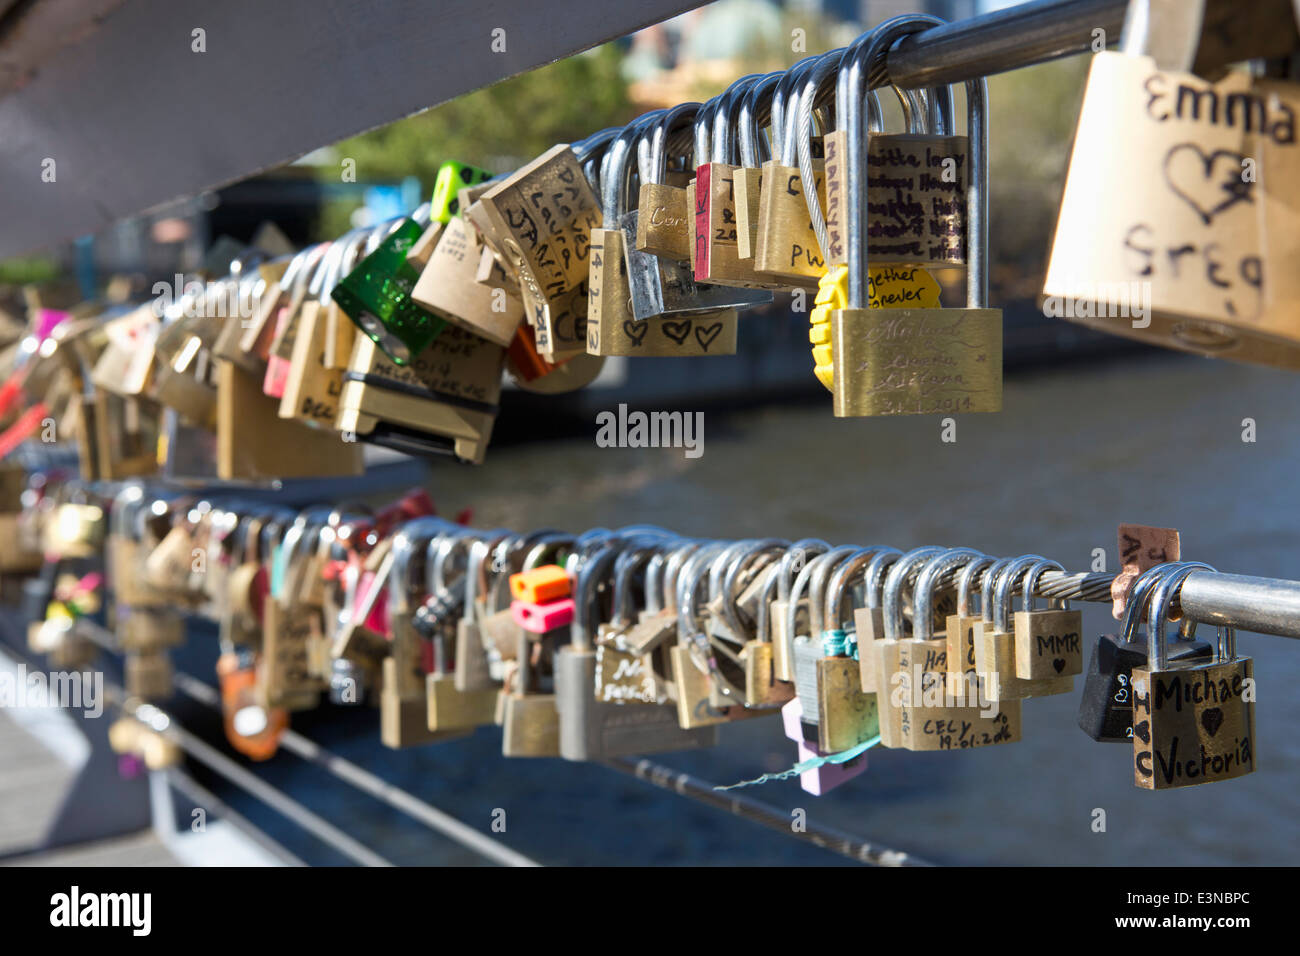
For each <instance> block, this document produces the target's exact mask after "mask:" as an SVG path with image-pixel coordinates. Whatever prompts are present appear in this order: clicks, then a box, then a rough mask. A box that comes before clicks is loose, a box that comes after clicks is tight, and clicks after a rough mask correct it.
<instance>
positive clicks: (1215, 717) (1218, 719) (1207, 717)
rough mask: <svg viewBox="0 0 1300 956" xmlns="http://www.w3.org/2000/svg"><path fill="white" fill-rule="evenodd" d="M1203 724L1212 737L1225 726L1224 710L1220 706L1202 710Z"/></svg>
mask: <svg viewBox="0 0 1300 956" xmlns="http://www.w3.org/2000/svg"><path fill="white" fill-rule="evenodd" d="M1201 726H1202V727H1204V728H1205V732H1206V733H1208V734H1209V735H1210V736H1211V737H1213V736H1214V735H1215V734H1217V733H1218V732H1219V728H1220V727H1221V726H1223V711H1222V710H1220V709H1219V708H1218V707H1211V708H1210V709H1209V710H1203V711H1201Z"/></svg>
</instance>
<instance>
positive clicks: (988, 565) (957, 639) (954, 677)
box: [944, 555, 1005, 699]
mask: <svg viewBox="0 0 1300 956" xmlns="http://www.w3.org/2000/svg"><path fill="white" fill-rule="evenodd" d="M1003 566H1005V565H1001V566H1000V562H999V561H998V560H997V559H996V558H991V557H989V556H987V555H985V556H982V557H976V558H971V560H970V561H968V562H966V564H965V565H963V566H962V569H961V572H960V573H959V574H958V575H957V607H956V613H954V614H949V615H948V619H947V620H946V621H945V622H944V624H945V626H944V634H945V635H946V637H947V639H948V693H949V694H951V695H953V696H954V697H956V696H961V695H962V694H966V695H972V696H974V697H975V698H976V699H978V695H979V693H980V679H979V669H978V668H977V666H976V660H975V644H976V640H975V638H976V635H977V634H978V633H979V630H980V627H981V622H982V620H983V615H982V614H981V613H979V612H974V613H972V611H971V593H972V591H973V590H974V584H975V579H976V575H978V574H980V573H981V572H982V573H983V574H984V575H985V578H984V579H985V580H986V581H987V580H990V579H991V577H992V575H993V574H994V573H995V569H997V570H1001V567H1003ZM986 698H987V695H986Z"/></svg>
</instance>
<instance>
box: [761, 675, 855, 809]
mask: <svg viewBox="0 0 1300 956" xmlns="http://www.w3.org/2000/svg"><path fill="white" fill-rule="evenodd" d="M781 722H782V725H783V728H784V730H785V736H786V738H787V739H789V740H792V741H794V743H795V746H796V747H797V748H798V750H797V754H798V762H799V763H804V762H805V761H807V760H810V759H812V758H814V757H826V756H829V755H828V754H827V753H825V752H824V751H822V750H820V749H819V748H818V746H817V740H816V733H817V731H816V729H815V728H813V726H812V725H811V724H807V723H805V722H804V720H803V705H802V704H801V703H800V702H799V698H798V697H795V698H793V699H792V700H790V701H788V702H786V704H785V705H784V706H782V707H781ZM810 735H811V738H812V739H810ZM866 769H867V755H866V754H865V753H860V754H858V755H857V756H855V757H853V758H851V759H849V760H845V761H843V762H842V763H831V762H819V763H818V765H817V766H815V767H811V768H809V769H807V770H804V771H803V772H802V773H800V774H799V788H800V789H801V790H803V791H804V792H805V793H811V794H812V795H813V796H815V797H820V796H822V795H823V794H826V793H829V792H830V791H832V790H834V789H835V788H836V787H838V786H840V784H843V783H847V782H848V781H850V780H852V779H853V778H854V777H856V776H858V775H859V774H861V773H863V772H865V771H866Z"/></svg>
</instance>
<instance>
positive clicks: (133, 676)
mask: <svg viewBox="0 0 1300 956" xmlns="http://www.w3.org/2000/svg"><path fill="white" fill-rule="evenodd" d="M123 662H124V666H123V676H124V678H125V682H126V693H127V696H129V697H138V698H140V699H141V700H165V699H166V698H168V697H170V696H171V695H172V662H171V658H170V657H169V656H168V655H167V652H166V651H130V652H128V653H126V654H125V655H123Z"/></svg>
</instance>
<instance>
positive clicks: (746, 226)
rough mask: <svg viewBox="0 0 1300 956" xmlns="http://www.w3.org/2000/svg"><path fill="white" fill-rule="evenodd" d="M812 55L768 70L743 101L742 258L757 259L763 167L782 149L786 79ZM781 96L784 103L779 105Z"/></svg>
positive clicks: (738, 179) (739, 132) (739, 133)
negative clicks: (779, 122)
mask: <svg viewBox="0 0 1300 956" xmlns="http://www.w3.org/2000/svg"><path fill="white" fill-rule="evenodd" d="M811 59H812V57H808V58H805V59H804V60H801V61H800V62H799V63H796V64H795V65H794V66H792V67H790V69H789V70H786V71H784V72H782V71H777V72H775V73H768V74H767V75H765V76H764V77H763V78H762V79H759V80H756V81H755V82H754V84H753V85H752V86H750V88H749V92H748V93H746V94H745V98H744V99H743V100H741V101H740V110H739V112H738V113H737V117H736V141H737V145H738V147H739V149H740V168H739V169H738V170H736V173H735V175H734V176H733V177H732V180H731V184H732V185H731V188H732V192H733V193H734V194H735V197H736V255H738V256H740V258H742V259H752V258H754V251H755V247H756V245H757V243H756V239H757V236H758V210H759V195H760V193H761V192H762V189H763V166H764V164H766V163H767V162H768V161H769V160H771V159H772V154H773V153H780V151H781V130H779V129H777V126H776V121H775V120H774V118H773V117H774V116H776V115H779V114H780V113H781V111H782V110H783V109H784V105H785V100H784V96H785V93H784V91H783V89H782V83H783V81H784V80H785V79H786V78H787V76H789V74H790V73H792V72H795V71H797V70H799V69H801V68H802V67H803V66H804V65H805V64H806V63H807V62H808V61H810V60H811ZM778 97H780V103H779V104H778ZM768 126H771V130H772V131H771V135H770V138H768V139H765V138H764V136H763V129H764V128H765V127H768Z"/></svg>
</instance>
